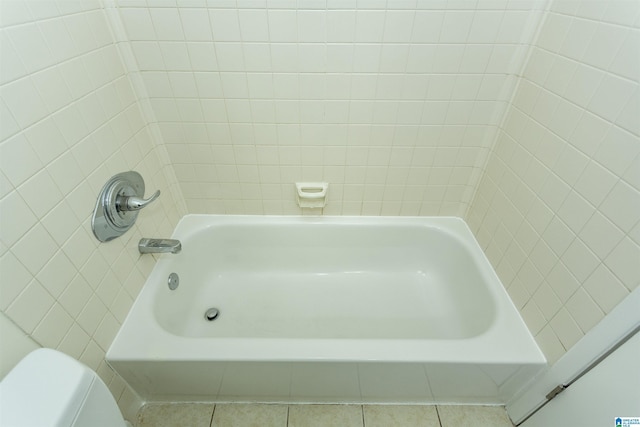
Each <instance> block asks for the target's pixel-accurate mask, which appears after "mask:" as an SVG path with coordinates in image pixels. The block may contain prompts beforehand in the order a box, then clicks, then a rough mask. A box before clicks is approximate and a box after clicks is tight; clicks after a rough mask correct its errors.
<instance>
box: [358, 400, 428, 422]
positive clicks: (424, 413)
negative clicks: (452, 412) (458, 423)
mask: <svg viewBox="0 0 640 427" xmlns="http://www.w3.org/2000/svg"><path fill="white" fill-rule="evenodd" d="M363 408H364V425H365V427H440V421H439V420H438V412H437V411H436V407H435V406H418V405H415V406H414V405H364V406H363Z"/></svg>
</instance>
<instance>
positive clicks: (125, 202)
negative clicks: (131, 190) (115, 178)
mask: <svg viewBox="0 0 640 427" xmlns="http://www.w3.org/2000/svg"><path fill="white" fill-rule="evenodd" d="M158 197H160V190H158V191H156V192H155V193H153V195H152V196H151V197H149V198H148V199H143V198H142V197H137V196H118V200H117V201H116V203H117V206H118V210H119V211H139V210H140V209H142V208H144V207H145V206H147V205H148V204H149V203H151V202H153V201H154V200H156V199H157V198H158Z"/></svg>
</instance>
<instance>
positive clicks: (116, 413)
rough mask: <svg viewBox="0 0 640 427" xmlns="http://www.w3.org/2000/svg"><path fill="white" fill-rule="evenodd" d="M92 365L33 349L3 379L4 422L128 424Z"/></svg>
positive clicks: (28, 425) (15, 426)
mask: <svg viewBox="0 0 640 427" xmlns="http://www.w3.org/2000/svg"><path fill="white" fill-rule="evenodd" d="M126 425H127V424H126V423H125V420H124V419H123V418H122V414H121V413H120V410H119V409H118V405H117V404H116V402H115V400H114V398H113V395H112V394H111V392H110V391H109V389H108V388H107V386H106V385H105V383H104V382H103V381H102V380H101V379H100V378H99V377H98V375H97V374H96V373H95V372H93V371H92V370H91V369H89V368H88V367H86V366H85V365H83V364H82V363H80V362H78V361H77V360H75V359H73V358H71V357H69V356H67V355H66V354H63V353H60V352H58V351H55V350H51V349H48V348H40V349H38V350H34V351H33V352H31V353H29V354H28V355H27V356H26V357H25V358H24V359H22V360H21V361H20V363H18V364H17V365H16V367H15V368H13V369H12V370H11V372H9V373H8V374H7V376H6V377H5V378H4V379H3V380H2V382H0V427H125V426H126Z"/></svg>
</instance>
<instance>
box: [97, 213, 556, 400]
mask: <svg viewBox="0 0 640 427" xmlns="http://www.w3.org/2000/svg"><path fill="white" fill-rule="evenodd" d="M173 237H174V238H177V239H180V240H181V241H182V245H183V250H182V252H181V253H180V254H177V255H163V256H162V257H161V259H160V260H159V261H158V263H157V265H156V266H155V268H154V269H153V271H152V273H151V275H150V276H149V278H148V280H147V282H146V284H145V285H144V288H143V289H142V291H141V293H140V295H139V297H138V298H137V300H136V302H135V304H134V306H133V308H132V309H131V312H130V313H129V315H128V317H127V319H126V321H125V322H124V324H123V326H122V328H121V330H120V331H119V333H118V335H117V337H116V338H115V340H114V342H113V344H112V346H111V348H110V349H109V351H108V353H107V360H108V361H109V363H110V364H111V365H112V366H113V368H114V369H115V370H116V371H117V372H118V373H119V374H120V375H121V376H122V377H123V378H124V379H125V380H126V381H127V382H128V383H129V384H130V385H131V386H132V387H133V388H134V389H135V390H136V391H137V392H138V393H139V394H140V395H141V396H142V397H143V398H144V399H146V400H148V401H161V400H170V401H180V400H198V401H262V402H353V403H356V402H358V403H367V402H378V403H384V402H389V403H390V402H406V403H410V402H411V403H417V402H419V403H442V402H454V403H483V404H487V403H495V404H501V403H504V402H505V401H506V399H507V398H508V397H510V396H511V395H512V394H513V393H514V392H515V391H516V390H517V389H519V388H520V387H521V386H522V385H523V384H524V383H525V382H526V381H527V380H528V379H530V378H531V377H532V376H533V375H535V373H536V372H537V371H538V370H539V369H540V368H541V367H542V366H544V364H545V359H544V357H543V355H542V353H541V352H540V350H539V349H538V347H537V346H536V344H535V342H534V340H533V338H532V337H531V335H530V334H529V332H528V330H527V328H526V327H525V325H524V323H523V321H522V319H521V318H520V316H519V314H518V312H517V311H516V309H515V307H514V306H513V304H512V303H511V301H510V299H509V297H508V296H507V293H506V292H505V290H504V289H503V287H502V284H501V283H500V281H499V280H498V278H497V277H496V275H495V273H494V272H493V270H492V268H491V266H490V265H489V263H488V261H487V259H486V258H485V256H484V254H483V253H482V251H481V249H480V248H479V246H478V245H477V243H476V241H475V240H474V238H473V235H472V233H471V232H470V230H469V229H468V227H467V225H466V224H465V223H464V222H463V221H462V220H461V219H458V218H442V217H438V218H429V217H413V218H408V217H393V218H390V217H386V218H385V217H293V216H288V217H268V216H267V217H265V216H213V215H188V216H186V217H184V218H183V219H182V220H181V221H180V223H179V224H178V226H177V228H176V230H175V233H174V236H173ZM145 256H146V255H145ZM172 272H175V273H177V274H178V275H179V277H180V284H179V287H178V288H177V289H175V290H170V289H169V287H168V285H167V280H168V276H169V274H170V273H172ZM210 307H215V308H217V309H218V310H219V312H220V314H219V316H218V317H217V318H216V319H215V320H214V321H207V320H206V319H205V316H204V314H205V311H206V310H207V309H208V308H210Z"/></svg>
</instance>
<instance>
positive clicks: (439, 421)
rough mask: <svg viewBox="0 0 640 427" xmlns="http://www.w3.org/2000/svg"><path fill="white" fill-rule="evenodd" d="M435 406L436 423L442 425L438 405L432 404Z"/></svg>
mask: <svg viewBox="0 0 640 427" xmlns="http://www.w3.org/2000/svg"><path fill="white" fill-rule="evenodd" d="M433 406H435V407H436V415H437V416H438V425H439V426H440V427H442V420H441V419H440V411H438V405H433Z"/></svg>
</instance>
